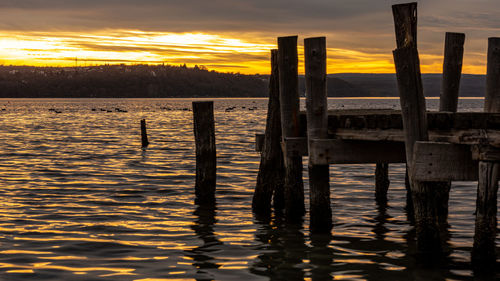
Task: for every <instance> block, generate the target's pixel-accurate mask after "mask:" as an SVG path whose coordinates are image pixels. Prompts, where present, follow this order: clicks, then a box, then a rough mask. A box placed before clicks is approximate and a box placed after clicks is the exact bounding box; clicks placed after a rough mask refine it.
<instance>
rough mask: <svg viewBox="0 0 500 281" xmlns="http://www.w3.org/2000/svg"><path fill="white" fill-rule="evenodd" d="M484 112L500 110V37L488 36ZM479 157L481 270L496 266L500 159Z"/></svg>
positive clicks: (477, 264) (475, 261) (477, 257)
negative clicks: (480, 159) (482, 159)
mask: <svg viewBox="0 0 500 281" xmlns="http://www.w3.org/2000/svg"><path fill="white" fill-rule="evenodd" d="M484 111H485V112H494V113H499V112H500V38H489V39H488V61H487V70H486V97H485V100H484ZM495 158H496V159H495V160H496V161H479V181H478V187H477V200H476V226H475V231H474V245H473V248H472V258H471V259H472V265H473V267H474V268H475V269H476V270H479V272H484V271H492V270H495V263H496V254H495V238H496V228H497V218H496V216H497V192H498V181H499V180H500V161H499V160H500V159H498V157H495Z"/></svg>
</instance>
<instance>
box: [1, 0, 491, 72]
mask: <svg viewBox="0 0 500 281" xmlns="http://www.w3.org/2000/svg"><path fill="white" fill-rule="evenodd" d="M404 2H407V1H390V0H307V1H306V0H266V1H264V0H43V1H41V0H0V64H3V65H10V64H13V65H38V66H46V65H48V66H74V65H78V66H84V65H95V64H104V63H127V64H134V63H152V64H156V63H165V64H174V65H175V64H184V63H186V64H187V65H188V66H194V65H195V64H197V65H204V66H206V67H207V68H208V69H211V70H212V69H213V70H217V71H232V72H241V73H261V74H265V73H269V63H268V59H269V50H270V49H273V48H276V37H278V36H287V35H299V53H302V51H301V50H302V43H303V39H304V38H306V37H313V36H326V37H327V47H328V72H329V73H342V72H363V73H393V72H394V66H393V64H392V50H393V49H394V48H395V44H396V43H395V39H394V26H393V21H392V13H391V5H392V4H396V3H404ZM418 2H419V7H418V9H419V10H418V13H419V15H418V20H419V29H418V32H419V33H418V47H419V51H420V57H421V65H422V71H423V72H425V73H436V72H441V70H442V69H441V65H442V53H443V44H444V33H445V32H446V31H452V32H464V33H465V34H466V43H465V58H464V67H463V72H464V73H474V74H484V73H485V72H486V49H487V38H488V37H498V36H500V3H499V0H426V1H418Z"/></svg>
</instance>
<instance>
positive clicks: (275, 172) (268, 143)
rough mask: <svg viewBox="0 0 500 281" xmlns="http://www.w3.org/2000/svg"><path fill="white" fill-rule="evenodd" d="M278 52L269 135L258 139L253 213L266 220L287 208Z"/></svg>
mask: <svg viewBox="0 0 500 281" xmlns="http://www.w3.org/2000/svg"><path fill="white" fill-rule="evenodd" d="M278 76H279V73H278V50H271V76H270V77H269V102H268V105H267V108H268V109H267V120H266V133H265V135H260V136H259V137H256V138H257V139H256V144H257V146H261V150H262V154H261V157H260V165H259V173H258V175H257V183H256V185H255V192H254V194H253V198H252V210H253V212H254V213H255V214H257V215H259V216H260V217H261V218H263V219H267V218H269V217H270V214H271V200H272V201H273V205H274V209H275V210H276V211H280V210H282V209H283V208H284V193H283V188H284V177H285V167H284V160H283V152H282V150H281V116H280V115H281V112H280V100H279V81H278Z"/></svg>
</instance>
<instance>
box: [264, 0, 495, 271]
mask: <svg viewBox="0 0 500 281" xmlns="http://www.w3.org/2000/svg"><path fill="white" fill-rule="evenodd" d="M416 9H417V4H416V3H409V4H400V5H394V6H393V15H394V22H395V32H396V41H397V48H396V49H395V50H394V52H393V54H394V62H395V66H396V71H397V80H398V89H399V94H400V101H401V109H402V110H373V109H356V110H335V111H327V99H326V98H327V96H326V48H325V38H323V37H319V38H308V39H305V42H304V49H305V50H304V54H305V64H306V65H305V71H306V73H305V77H306V112H299V111H298V104H299V95H298V93H297V85H296V83H297V58H296V55H297V50H296V40H297V37H296V36H292V37H281V38H278V61H279V62H278V72H279V91H280V95H279V99H280V100H279V102H278V103H277V102H276V101H274V102H273V104H280V105H281V107H280V110H281V122H282V123H281V124H282V125H281V127H282V128H281V130H282V142H281V148H282V152H283V155H284V166H285V171H286V173H285V177H284V180H285V189H284V190H285V201H286V202H285V214H286V217H287V219H289V220H290V221H300V217H302V216H303V214H304V211H303V200H304V199H303V186H302V157H304V156H309V166H308V170H309V178H310V192H311V194H310V198H311V200H310V204H311V205H310V208H309V209H310V222H311V226H310V227H311V232H315V233H318V232H319V233H321V232H323V233H330V231H331V228H332V212H331V206H330V198H329V197H330V195H329V194H330V186H329V174H328V166H329V165H335V164H370V163H372V164H377V178H378V181H379V182H378V183H377V195H376V197H377V201H380V202H383V201H384V199H385V200H386V198H385V196H386V193H387V187H388V185H389V183H388V179H387V169H388V164H389V163H406V164H407V167H408V175H409V183H410V191H411V192H410V193H409V196H411V198H409V202H410V203H412V205H413V208H414V212H413V213H412V214H413V219H414V222H415V228H416V240H417V250H418V252H419V253H421V254H423V255H424V256H427V257H428V256H432V255H434V256H439V254H440V253H441V252H442V248H441V243H442V241H441V240H440V232H441V231H442V229H443V225H444V224H446V217H447V214H448V196H449V195H448V193H449V190H450V186H451V183H452V182H453V181H478V196H477V207H476V228H475V237H474V247H473V251H472V262H473V265H474V267H475V268H482V269H484V268H490V269H491V268H494V266H495V262H496V260H495V238H496V211H497V190H498V180H499V171H500V38H490V39H489V41H488V66H487V93H486V98H485V110H484V112H456V111H457V101H458V89H459V84H460V76H461V69H462V58H463V45H464V42H465V36H464V35H463V34H460V33H447V34H446V36H445V58H444V64H443V85H442V93H441V99H440V111H439V112H429V111H427V110H426V107H425V98H424V95H423V88H422V81H421V74H420V62H419V56H418V50H417V10H416ZM273 69H274V68H273ZM273 73H275V72H274V70H273ZM272 81H275V80H272ZM270 112H271V111H270ZM269 114H271V113H269ZM269 120H270V118H269V116H268V122H269ZM269 128H271V126H270V125H269V124H268V126H267V129H266V134H265V135H257V141H256V144H258V147H257V150H258V151H260V150H261V147H265V151H270V150H272V148H271V147H269V146H270V143H268V142H269V140H270V139H272V138H271V134H273V132H271V131H270V129H269ZM274 135H275V136H276V133H274ZM274 139H276V137H274ZM273 145H274V146H275V148H274V149H279V147H278V145H279V144H277V142H276V141H274V144H273ZM259 146H260V147H259ZM275 155H277V154H275ZM263 157H264V156H263ZM267 194H268V195H266V196H265V200H266V201H267V202H259V203H260V204H259V206H266V208H270V206H271V204H270V201H271V196H269V194H271V192H268V193H267ZM254 207H255V205H254ZM254 211H256V212H260V213H263V212H264V211H263V210H259V209H258V208H257V210H256V208H254ZM268 211H269V210H266V211H265V212H268ZM265 212H264V213H265Z"/></svg>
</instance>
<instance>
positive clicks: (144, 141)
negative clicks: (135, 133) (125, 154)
mask: <svg viewBox="0 0 500 281" xmlns="http://www.w3.org/2000/svg"><path fill="white" fill-rule="evenodd" d="M141 140H142V148H146V147H148V145H149V141H148V133H147V131H146V119H142V120H141Z"/></svg>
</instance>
